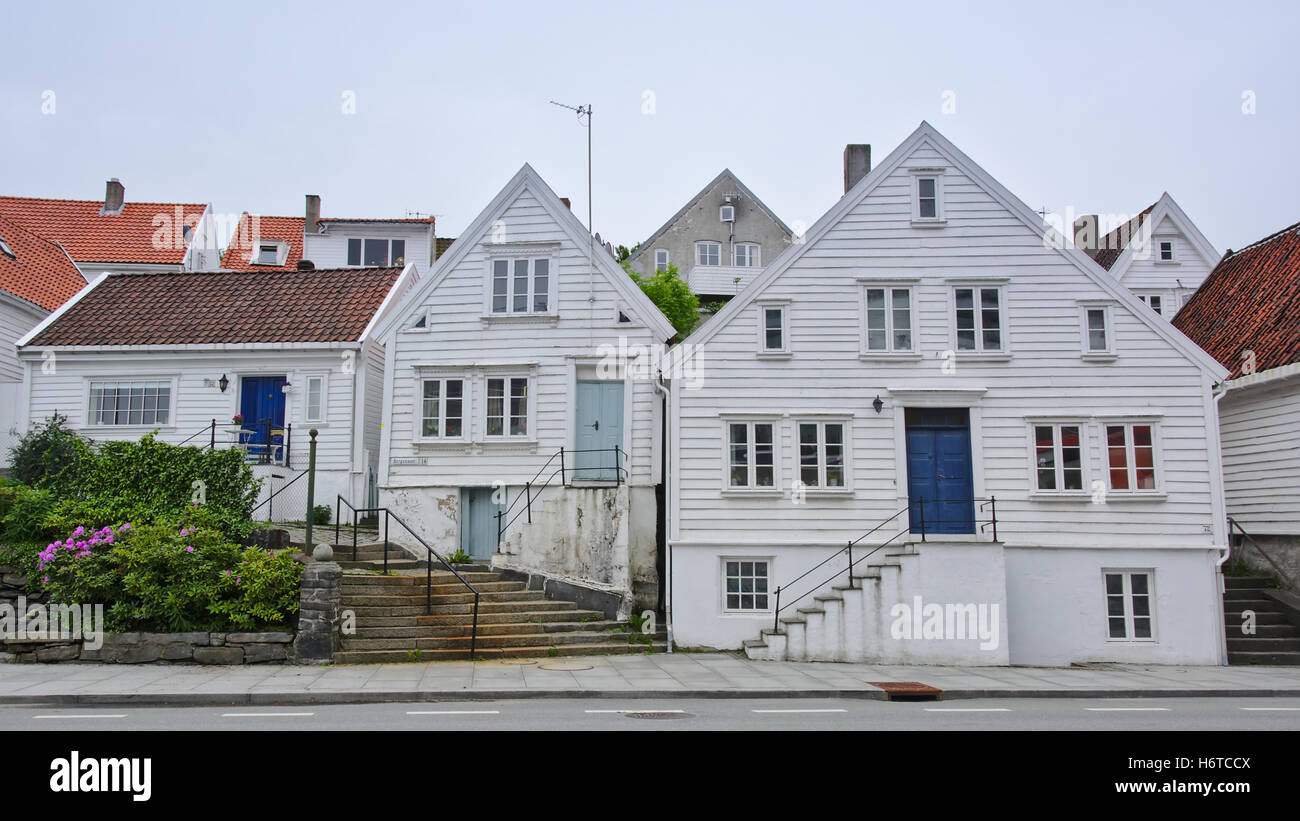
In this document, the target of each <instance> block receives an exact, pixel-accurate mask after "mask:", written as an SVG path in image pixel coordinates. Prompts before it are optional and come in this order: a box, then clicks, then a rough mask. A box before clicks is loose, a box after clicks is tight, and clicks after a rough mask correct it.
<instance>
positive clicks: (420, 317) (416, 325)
mask: <svg viewBox="0 0 1300 821" xmlns="http://www.w3.org/2000/svg"><path fill="white" fill-rule="evenodd" d="M406 330H408V331H427V330H429V312H428V311H420V312H419V313H418V314H415V315H414V316H411V317H410V318H408V319H407V320H406Z"/></svg>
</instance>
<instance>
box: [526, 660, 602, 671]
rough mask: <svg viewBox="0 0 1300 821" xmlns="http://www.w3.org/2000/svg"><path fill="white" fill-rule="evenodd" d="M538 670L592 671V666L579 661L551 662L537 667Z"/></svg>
mask: <svg viewBox="0 0 1300 821" xmlns="http://www.w3.org/2000/svg"><path fill="white" fill-rule="evenodd" d="M537 669H538V670H590V669H592V666H591V665H590V664H583V663H582V662H578V661H551V662H547V663H546V664H539V665H537Z"/></svg>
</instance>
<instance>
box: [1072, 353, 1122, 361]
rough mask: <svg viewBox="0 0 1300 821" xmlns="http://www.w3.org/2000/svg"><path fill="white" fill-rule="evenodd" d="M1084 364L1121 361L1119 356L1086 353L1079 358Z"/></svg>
mask: <svg viewBox="0 0 1300 821" xmlns="http://www.w3.org/2000/svg"><path fill="white" fill-rule="evenodd" d="M1079 358H1080V359H1082V360H1083V361H1084V362H1114V361H1116V360H1118V359H1119V354H1113V353H1085V354H1082V355H1080V357H1079Z"/></svg>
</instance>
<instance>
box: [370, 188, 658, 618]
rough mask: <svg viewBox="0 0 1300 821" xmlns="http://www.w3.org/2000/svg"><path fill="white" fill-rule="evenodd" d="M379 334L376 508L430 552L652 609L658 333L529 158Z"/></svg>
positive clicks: (602, 600)
mask: <svg viewBox="0 0 1300 821" xmlns="http://www.w3.org/2000/svg"><path fill="white" fill-rule="evenodd" d="M377 333H378V335H379V339H380V340H381V341H382V342H383V344H384V345H385V348H386V351H387V360H386V363H385V383H386V384H387V386H388V389H387V390H386V391H385V394H384V408H383V419H384V424H383V439H382V445H381V449H380V479H379V481H380V494H379V495H380V502H381V504H382V505H384V506H386V507H391V508H392V509H393V510H394V511H395V512H397V513H398V515H399V516H401V517H402V518H403V520H404V521H407V522H408V523H411V525H412V527H413V528H414V529H416V530H417V531H418V532H419V535H420V536H421V538H423V539H425V540H426V541H427V542H428V543H429V544H430V545H432V546H433V547H434V548H435V549H437V550H438V551H440V552H443V551H446V552H454V551H455V550H457V549H463V550H464V551H465V552H466V553H468V554H470V555H471V556H473V557H475V558H477V559H480V560H484V561H486V560H489V559H490V560H491V561H492V564H493V565H494V566H495V567H497V568H501V569H506V570H511V571H516V572H518V573H520V574H526V575H528V576H529V577H530V580H531V583H532V584H534V585H535V586H539V587H540V586H543V585H545V586H546V588H547V589H548V590H563V591H564V592H565V593H566V594H568V595H570V596H576V597H578V598H581V599H585V600H588V601H592V602H594V603H595V604H596V605H597V606H598V607H599V608H601V609H606V610H617V611H619V612H620V614H622V615H626V613H627V612H629V610H631V609H632V608H641V607H647V606H648V607H654V606H655V604H656V600H657V598H658V592H659V584H658V582H659V578H660V575H659V572H658V571H657V569H656V557H657V551H656V544H655V540H656V535H657V532H658V522H659V516H658V508H657V504H656V497H655V487H656V485H658V484H659V483H660V482H661V477H662V466H661V464H660V461H659V454H660V446H659V443H660V441H661V440H660V430H661V425H662V421H663V419H662V412H661V411H662V401H661V398H660V395H659V393H658V389H657V387H656V381H655V375H656V371H655V369H654V368H653V367H652V365H653V364H654V363H653V362H652V361H651V360H652V359H653V358H654V357H655V356H656V348H655V347H654V346H656V345H661V344H662V343H664V342H665V341H666V340H667V339H669V338H670V337H672V336H673V334H674V330H673V327H672V325H671V324H670V323H669V322H668V320H667V319H666V318H665V317H664V316H663V314H662V313H660V311H659V310H658V308H656V307H655V305H654V304H653V303H652V302H651V301H650V300H649V299H648V298H647V297H646V296H645V295H644V294H643V293H642V292H641V290H640V289H639V288H638V287H637V286H636V285H635V283H633V282H632V281H631V279H630V278H629V277H628V276H627V274H626V273H625V272H624V271H623V270H622V269H621V268H620V267H619V265H618V264H617V263H616V262H615V261H614V259H613V257H612V256H611V255H610V254H609V252H608V251H607V250H606V249H605V248H603V247H602V246H601V245H599V244H597V243H595V242H594V240H593V238H592V236H591V234H590V233H589V232H588V230H587V228H586V227H584V226H583V225H582V223H581V222H579V220H578V219H577V217H575V216H574V215H573V214H572V213H571V212H570V211H569V209H568V207H567V206H566V205H565V204H564V203H563V202H562V201H561V200H560V198H559V197H557V196H556V195H555V193H554V192H553V191H552V190H551V189H550V188H549V187H548V186H547V185H546V183H545V182H544V181H543V180H542V179H541V177H539V176H538V174H537V173H536V172H535V171H534V170H533V169H532V168H531V167H529V166H527V165H525V166H524V167H523V168H522V169H520V171H519V172H518V173H517V174H515V176H514V177H513V179H511V180H510V182H509V183H508V184H507V185H506V186H505V188H503V189H502V190H501V192H500V193H499V194H497V196H496V197H495V198H494V199H493V200H492V202H491V203H490V204H489V205H488V206H487V207H486V208H485V209H484V210H483V212H482V213H481V214H479V216H478V217H477V218H476V219H475V220H474V222H473V223H472V224H471V225H470V226H469V228H467V229H466V230H465V232H464V233H462V234H461V235H460V236H459V237H458V238H457V239H456V242H455V243H454V244H452V245H451V247H450V248H449V249H448V250H447V251H446V253H445V254H443V256H441V257H440V258H439V259H438V260H437V262H436V263H435V265H434V267H433V268H432V270H431V271H430V274H429V276H428V277H427V279H426V280H425V281H424V282H423V283H422V284H421V285H420V286H419V287H418V288H416V289H414V290H413V291H412V292H411V293H410V294H409V295H408V296H407V297H406V298H405V299H404V300H403V301H402V302H401V304H400V306H399V307H398V308H397V310H395V311H394V313H393V315H392V316H391V318H390V319H389V320H388V321H386V322H384V323H382V324H381V325H380V326H379V328H378V330H377ZM620 357H621V358H622V359H623V360H624V361H630V362H631V363H632V364H633V365H634V367H620ZM561 450H563V455H561ZM497 514H501V515H500V517H498V515H497ZM394 537H395V538H400V537H401V534H400V533H395V534H394Z"/></svg>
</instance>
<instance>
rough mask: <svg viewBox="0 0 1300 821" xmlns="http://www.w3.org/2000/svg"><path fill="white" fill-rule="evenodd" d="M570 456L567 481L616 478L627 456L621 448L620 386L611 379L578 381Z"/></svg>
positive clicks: (621, 389)
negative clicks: (572, 450)
mask: <svg viewBox="0 0 1300 821" xmlns="http://www.w3.org/2000/svg"><path fill="white" fill-rule="evenodd" d="M574 415H575V421H574V424H575V426H576V428H575V430H574V437H573V438H574V443H575V444H574V449H575V450H576V451H577V452H576V453H574V454H573V467H574V471H573V473H572V474H571V475H570V477H569V478H570V479H577V480H579V481H593V480H595V481H609V482H612V481H614V480H616V479H617V478H618V477H619V472H620V470H619V469H620V468H623V467H624V464H623V463H624V461H625V460H626V457H627V454H624V453H619V452H616V451H615V450H614V448H615V447H619V448H621V447H622V446H623V383H622V382H621V381H618V380H613V379H593V380H586V379H582V380H579V381H578V406H577V408H576V411H575V414H574Z"/></svg>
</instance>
